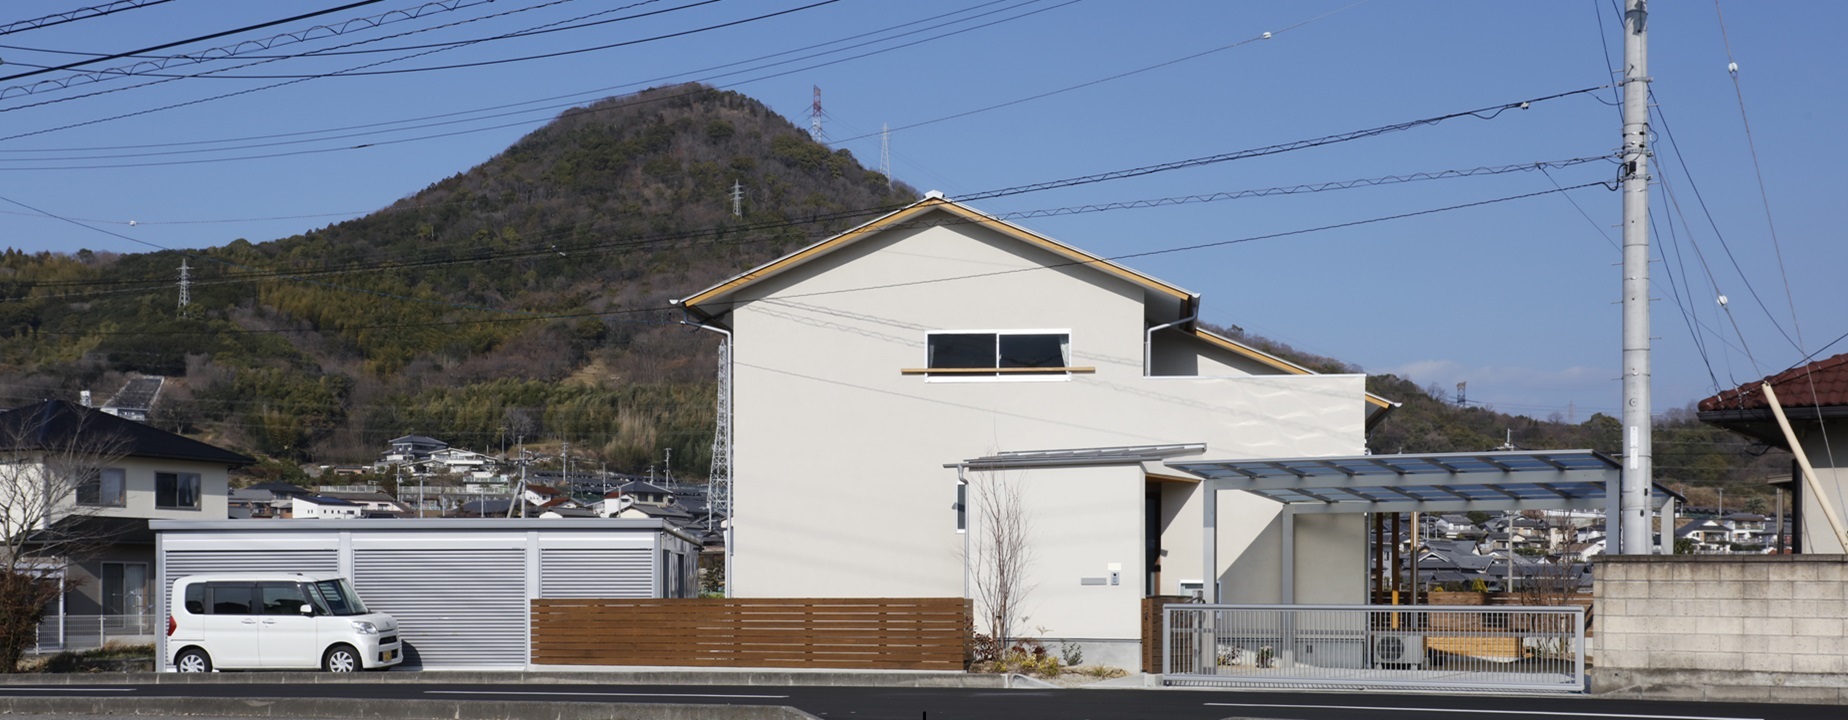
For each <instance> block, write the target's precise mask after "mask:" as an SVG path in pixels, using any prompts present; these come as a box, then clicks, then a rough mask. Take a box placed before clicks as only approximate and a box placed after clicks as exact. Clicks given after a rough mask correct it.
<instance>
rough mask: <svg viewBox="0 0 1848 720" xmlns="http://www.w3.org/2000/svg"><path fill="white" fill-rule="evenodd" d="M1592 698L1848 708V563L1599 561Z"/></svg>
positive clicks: (1729, 558)
mask: <svg viewBox="0 0 1848 720" xmlns="http://www.w3.org/2000/svg"><path fill="white" fill-rule="evenodd" d="M1596 573H1597V583H1596V585H1595V593H1596V598H1595V600H1594V605H1593V622H1594V626H1595V635H1594V637H1593V640H1592V668H1593V669H1592V672H1591V691H1592V692H1593V693H1594V694H1598V695H1605V696H1619V697H1649V698H1664V699H1667V698H1675V699H1685V700H1746V701H1762V702H1794V703H1831V704H1835V703H1848V637H1844V632H1845V631H1848V555H1643V556H1607V557H1600V558H1599V559H1598V565H1597V570H1596Z"/></svg>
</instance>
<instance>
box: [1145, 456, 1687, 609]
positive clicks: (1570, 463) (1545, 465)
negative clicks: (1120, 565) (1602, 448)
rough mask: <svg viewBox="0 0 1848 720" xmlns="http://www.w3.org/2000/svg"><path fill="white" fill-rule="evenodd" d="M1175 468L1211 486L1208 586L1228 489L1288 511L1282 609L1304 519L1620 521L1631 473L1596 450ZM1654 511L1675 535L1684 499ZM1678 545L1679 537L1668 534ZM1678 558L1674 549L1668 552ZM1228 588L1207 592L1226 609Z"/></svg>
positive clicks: (1214, 586)
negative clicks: (1404, 515) (1620, 501)
mask: <svg viewBox="0 0 1848 720" xmlns="http://www.w3.org/2000/svg"><path fill="white" fill-rule="evenodd" d="M1165 465H1167V466H1168V467H1170V468H1174V469H1176V470H1182V471H1185V472H1187V473H1189V474H1192V475H1195V476H1198V477H1200V478H1202V480H1203V482H1204V483H1205V485H1206V489H1207V492H1206V493H1205V498H1204V499H1205V508H1204V511H1205V512H1204V518H1203V524H1202V538H1201V542H1202V546H1203V549H1202V554H1203V558H1202V560H1203V562H1202V565H1203V567H1204V570H1205V575H1204V577H1208V578H1218V577H1219V557H1218V554H1219V552H1218V536H1217V531H1218V524H1219V497H1218V491H1220V490H1243V491H1245V492H1248V493H1251V494H1253V495H1257V496H1259V497H1263V498H1265V499H1268V500H1272V501H1275V502H1278V503H1281V504H1283V506H1284V509H1283V513H1282V523H1283V528H1282V530H1283V532H1282V544H1283V563H1282V568H1283V577H1282V589H1283V597H1282V598H1281V600H1282V602H1283V603H1285V604H1289V603H1293V602H1295V601H1296V599H1295V585H1296V581H1295V580H1296V579H1295V573H1296V566H1295V558H1296V528H1295V520H1296V516H1298V515H1307V514H1324V513H1347V514H1355V513H1401V512H1421V513H1428V512H1470V511H1484V512H1500V511H1521V510H1571V509H1581V510H1582V509H1597V508H1605V509H1606V513H1605V517H1607V518H1614V517H1617V513H1616V512H1615V508H1613V507H1611V505H1612V504H1613V503H1614V502H1615V501H1616V497H1617V492H1616V491H1617V489H1618V487H1619V478H1620V476H1621V466H1620V465H1619V464H1618V462H1617V461H1616V460H1614V459H1612V458H1611V457H1610V456H1608V455H1605V454H1603V453H1599V452H1596V451H1593V450H1543V451H1528V450H1517V451H1497V452H1481V453H1416V454H1404V455H1352V456H1346V457H1314V458H1288V459H1263V460H1196V459H1175V460H1168V461H1166V463H1165ZM1652 490H1653V492H1651V494H1650V505H1651V507H1652V508H1653V509H1654V511H1655V513H1656V515H1657V517H1660V518H1662V519H1663V520H1664V522H1663V527H1668V528H1672V527H1674V515H1675V503H1674V497H1675V495H1674V493H1673V492H1671V491H1669V490H1667V489H1666V488H1662V487H1660V486H1653V488H1652ZM1662 535H1663V538H1662V540H1663V542H1665V543H1672V542H1673V540H1672V537H1673V533H1663V534H1662ZM1661 551H1665V552H1672V547H1670V548H1666V549H1661ZM1218 585H1219V584H1218V583H1217V582H1214V583H1210V584H1208V586H1207V587H1205V588H1204V589H1203V591H1204V593H1205V599H1206V601H1207V602H1209V603H1215V602H1218V601H1219V595H1220V593H1219V590H1220V589H1219V587H1218Z"/></svg>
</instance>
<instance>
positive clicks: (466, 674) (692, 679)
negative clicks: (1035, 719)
mask: <svg viewBox="0 0 1848 720" xmlns="http://www.w3.org/2000/svg"><path fill="white" fill-rule="evenodd" d="M195 683H196V684H207V685H271V684H277V685H283V684H286V685H324V684H360V685H371V684H381V683H383V684H394V685H395V684H401V683H402V684H444V685H529V684H530V685H737V686H753V685H754V686H788V687H800V686H816V687H914V688H963V689H983V688H996V689H998V688H1005V687H1008V683H1007V679H1006V678H1005V677H1003V676H1000V675H975V674H969V673H949V672H851V671H843V672H787V671H774V670H718V671H703V670H634V671H618V670H609V671H604V670H594V671H562V672H561V671H527V672H522V671H502V672H495V671H479V670H467V671H463V670H455V671H449V670H439V671H429V672H383V673H375V672H367V673H309V672H237V673H199V674H190V673H186V674H183V673H39V674H14V675H0V686H5V685H185V684H195Z"/></svg>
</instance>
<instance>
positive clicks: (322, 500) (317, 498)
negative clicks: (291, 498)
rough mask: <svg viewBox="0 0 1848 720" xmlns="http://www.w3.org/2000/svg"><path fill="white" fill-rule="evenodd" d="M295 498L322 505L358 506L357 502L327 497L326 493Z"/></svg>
mask: <svg viewBox="0 0 1848 720" xmlns="http://www.w3.org/2000/svg"><path fill="white" fill-rule="evenodd" d="M295 499H296V500H300V501H302V502H305V503H310V504H314V505H321V506H324V507H359V503H356V502H352V501H350V500H342V499H340V498H337V497H328V496H326V495H303V496H301V497H298V498H295Z"/></svg>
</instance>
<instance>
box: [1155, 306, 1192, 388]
mask: <svg viewBox="0 0 1848 720" xmlns="http://www.w3.org/2000/svg"><path fill="white" fill-rule="evenodd" d="M1199 316H1200V313H1197V312H1196V313H1194V314H1192V315H1188V316H1187V317H1184V318H1181V319H1179V320H1176V321H1174V322H1171V323H1162V324H1160V325H1156V326H1155V327H1152V328H1149V329H1148V335H1147V337H1146V338H1145V339H1144V340H1143V342H1142V376H1143V377H1153V375H1152V373H1153V372H1154V370H1155V368H1154V365H1155V331H1157V330H1166V329H1168V328H1171V327H1174V326H1176V325H1183V324H1186V323H1190V322H1193V321H1194V319H1195V318H1197V317H1199Z"/></svg>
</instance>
